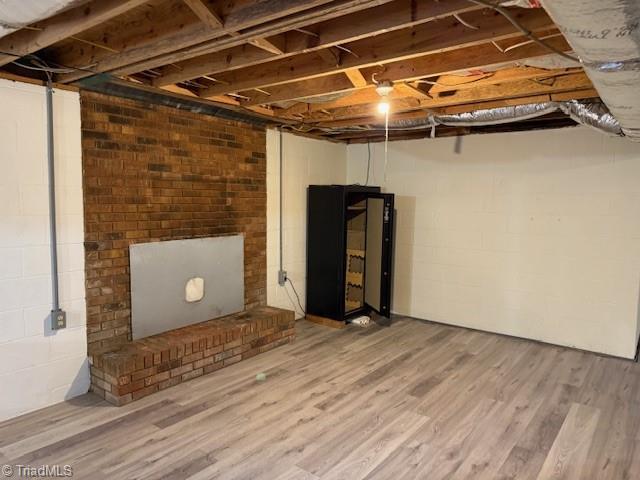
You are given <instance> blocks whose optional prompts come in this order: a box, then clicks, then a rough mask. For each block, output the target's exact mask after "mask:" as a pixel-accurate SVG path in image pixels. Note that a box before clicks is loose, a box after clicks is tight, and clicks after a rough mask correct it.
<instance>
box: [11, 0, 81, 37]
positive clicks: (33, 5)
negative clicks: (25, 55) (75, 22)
mask: <svg viewBox="0 0 640 480" xmlns="http://www.w3.org/2000/svg"><path fill="white" fill-rule="evenodd" d="M87 1H88V0H20V1H19V2H16V1H13V2H11V1H2V0H0V37H4V36H5V35H9V34H10V33H13V32H15V31H16V30H19V29H21V28H23V27H26V26H27V25H31V24H32V23H35V22H39V21H40V20H44V19H45V18H49V17H51V16H53V15H55V14H56V13H60V12H62V11H63V10H66V9H68V8H71V7H75V6H78V5H81V4H82V3H87Z"/></svg>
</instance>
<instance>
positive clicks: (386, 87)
mask: <svg viewBox="0 0 640 480" xmlns="http://www.w3.org/2000/svg"><path fill="white" fill-rule="evenodd" d="M392 91H393V82H391V81H389V80H383V81H381V82H379V83H378V85H377V86H376V92H377V93H378V95H380V103H378V112H380V113H382V114H384V115H387V114H388V113H389V108H390V106H389V100H388V97H389V94H390V93H391V92H392Z"/></svg>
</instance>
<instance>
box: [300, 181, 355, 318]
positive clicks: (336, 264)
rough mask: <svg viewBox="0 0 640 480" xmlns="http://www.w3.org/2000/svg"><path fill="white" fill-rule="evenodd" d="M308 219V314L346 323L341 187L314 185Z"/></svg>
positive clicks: (310, 196) (342, 189) (343, 211)
mask: <svg viewBox="0 0 640 480" xmlns="http://www.w3.org/2000/svg"><path fill="white" fill-rule="evenodd" d="M307 201H308V204H307V210H308V216H307V313H310V314H312V315H318V316H322V317H326V318H332V319H334V320H342V319H344V289H345V285H344V278H345V257H344V255H345V242H346V238H345V225H346V220H345V211H346V205H345V201H346V196H345V191H344V187H343V186H341V185H331V186H318V185H311V186H309V190H308V199H307Z"/></svg>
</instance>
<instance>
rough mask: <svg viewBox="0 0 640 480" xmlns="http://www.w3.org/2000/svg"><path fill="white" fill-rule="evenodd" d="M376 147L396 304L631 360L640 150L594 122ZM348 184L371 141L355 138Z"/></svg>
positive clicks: (637, 281)
mask: <svg viewBox="0 0 640 480" xmlns="http://www.w3.org/2000/svg"><path fill="white" fill-rule="evenodd" d="M460 141H461V143H460V144H459V145H457V146H456V139H455V138H437V139H433V140H431V139H428V140H415V141H401V142H390V143H389V158H388V162H387V173H386V178H385V175H384V144H382V143H379V144H375V145H374V144H372V145H371V152H372V154H371V158H372V164H371V169H370V170H371V174H372V182H373V183H374V184H382V185H385V188H386V189H387V191H390V192H394V193H395V194H396V209H397V217H396V218H397V228H396V248H395V278H394V298H393V305H392V306H393V310H394V311H395V312H397V313H401V314H406V315H411V316H415V317H419V318H425V319H429V320H434V321H438V322H444V323H450V324H454V325H461V326H465V327H471V328H477V329H481V330H488V331H492V332H499V333H505V334H509V335H515V336H518V337H526V338H533V339H536V340H542V341H545V342H549V343H556V344H560V345H569V346H572V347H578V348H582V349H586V350H592V351H596V352H602V353H607V354H611V355H616V356H620V357H627V358H630V357H633V356H634V354H635V350H636V342H637V340H638V324H637V322H638V318H640V317H639V316H638V298H639V289H640V147H639V146H638V144H637V143H633V142H630V141H628V140H625V139H622V138H613V137H608V136H606V135H604V134H601V133H599V132H596V131H594V130H590V129H588V128H585V127H582V128H569V129H561V130H545V131H535V132H521V133H503V134H494V135H471V136H466V137H463V138H461V139H460ZM348 155H349V164H348V181H349V182H357V181H362V178H363V177H364V175H365V172H366V169H367V157H368V155H367V146H366V145H349V147H348Z"/></svg>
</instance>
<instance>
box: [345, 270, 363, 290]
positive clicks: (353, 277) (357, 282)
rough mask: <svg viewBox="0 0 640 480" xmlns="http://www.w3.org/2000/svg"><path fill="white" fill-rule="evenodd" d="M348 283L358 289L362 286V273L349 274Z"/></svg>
mask: <svg viewBox="0 0 640 480" xmlns="http://www.w3.org/2000/svg"><path fill="white" fill-rule="evenodd" d="M347 283H350V284H351V285H354V286H356V287H361V286H362V273H358V272H347Z"/></svg>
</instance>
